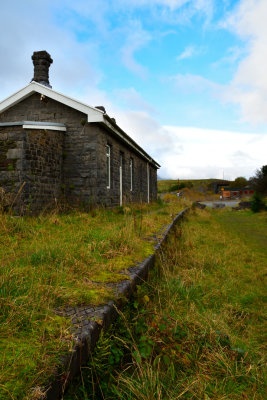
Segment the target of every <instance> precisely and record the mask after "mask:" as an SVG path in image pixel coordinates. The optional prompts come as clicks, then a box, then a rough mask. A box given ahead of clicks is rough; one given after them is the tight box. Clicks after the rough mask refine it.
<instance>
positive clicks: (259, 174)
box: [250, 165, 267, 195]
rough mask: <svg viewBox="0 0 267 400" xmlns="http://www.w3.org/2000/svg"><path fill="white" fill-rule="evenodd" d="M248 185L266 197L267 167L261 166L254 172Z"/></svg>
mask: <svg viewBox="0 0 267 400" xmlns="http://www.w3.org/2000/svg"><path fill="white" fill-rule="evenodd" d="M250 184H251V185H252V186H253V187H254V189H255V190H256V192H258V193H261V194H262V195H267V165H263V166H262V167H261V168H260V169H258V170H257V171H256V174H255V176H253V177H252V178H250Z"/></svg>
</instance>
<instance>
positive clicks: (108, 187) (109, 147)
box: [106, 144, 111, 189]
mask: <svg viewBox="0 0 267 400" xmlns="http://www.w3.org/2000/svg"><path fill="white" fill-rule="evenodd" d="M110 155H111V146H110V145H109V144H107V145H106V157H107V170H106V172H107V189H110V184H111V171H110Z"/></svg>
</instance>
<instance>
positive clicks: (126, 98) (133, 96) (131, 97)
mask: <svg viewBox="0 0 267 400" xmlns="http://www.w3.org/2000/svg"><path fill="white" fill-rule="evenodd" d="M114 95H115V98H118V99H119V100H120V101H123V102H124V103H125V105H126V106H127V107H128V108H131V109H137V110H144V111H147V112H150V113H154V112H155V109H154V108H153V107H152V106H151V105H150V104H149V103H147V102H146V101H145V100H144V99H143V97H142V96H141V94H140V93H138V92H137V91H136V90H135V88H133V87H131V88H128V89H116V90H115V91H114Z"/></svg>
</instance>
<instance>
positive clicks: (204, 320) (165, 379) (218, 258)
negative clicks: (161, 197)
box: [65, 210, 267, 400]
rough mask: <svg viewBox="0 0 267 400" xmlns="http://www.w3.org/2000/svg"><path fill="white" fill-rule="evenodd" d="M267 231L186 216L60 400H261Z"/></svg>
mask: <svg viewBox="0 0 267 400" xmlns="http://www.w3.org/2000/svg"><path fill="white" fill-rule="evenodd" d="M266 224H267V214H266V213H262V214H258V215H257V214H251V213H250V212H246V211H242V212H236V213H235V212H229V211H227V210H226V211H213V210H201V211H200V210H199V211H195V213H192V214H191V215H190V217H189V218H188V220H187V221H186V222H185V223H184V224H183V225H182V227H181V228H178V229H177V231H176V234H175V235H174V236H173V237H172V242H171V243H170V244H169V245H168V247H167V249H166V251H165V252H164V253H162V254H161V255H160V257H159V260H158V268H156V270H155V271H154V272H153V273H152V276H151V279H150V281H149V282H148V283H147V284H145V285H143V286H142V287H140V289H139V293H138V295H137V297H136V299H135V301H134V302H133V304H132V305H129V310H128V311H126V312H125V313H124V314H123V315H121V318H120V321H119V322H118V324H117V326H116V327H115V329H114V330H113V331H110V332H109V334H108V335H106V336H104V337H102V340H101V342H100V343H99V344H98V347H97V349H96V352H95V353H94V354H93V356H92V360H91V362H90V363H89V364H88V366H87V367H86V368H84V369H83V371H82V380H80V382H79V383H78V384H77V385H76V386H73V387H72V389H71V390H70V392H69V394H67V395H66V396H65V400H69V399H79V400H80V399H83V400H88V399H109V400H111V399H114V400H115V399H122V400H126V399H127V400H152V399H153V400H163V399H164V400H165V399H166V400H167V399H168V400H174V399H180V398H181V399H195V400H200V399H201V400H202V399H203V400H208V399H214V400H215V399H216V400H223V399H231V400H235V399H236V400H237V399H240V400H241V399H249V400H251V399H262V400H263V399H265V398H266V394H265V393H266V391H265V389H266V386H265V385H264V365H265V359H264V356H265V349H264V343H266V342H265V340H264V339H266V338H264V332H265V331H264V322H265V315H264V300H265V298H264V296H265V287H266V286H265V284H264V277H265V274H266V242H267V230H266ZM264 227H265V229H264ZM252 238H256V239H255V240H252Z"/></svg>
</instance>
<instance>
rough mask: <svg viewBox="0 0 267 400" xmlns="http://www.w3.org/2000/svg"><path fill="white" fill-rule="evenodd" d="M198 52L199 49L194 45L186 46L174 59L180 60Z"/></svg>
mask: <svg viewBox="0 0 267 400" xmlns="http://www.w3.org/2000/svg"><path fill="white" fill-rule="evenodd" d="M199 53H200V50H199V49H197V48H196V47H195V46H192V45H191V46H187V47H186V48H185V49H184V51H183V52H182V53H181V54H180V55H179V56H177V57H176V61H181V60H184V59H186V58H191V57H193V56H195V55H198V54H199Z"/></svg>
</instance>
